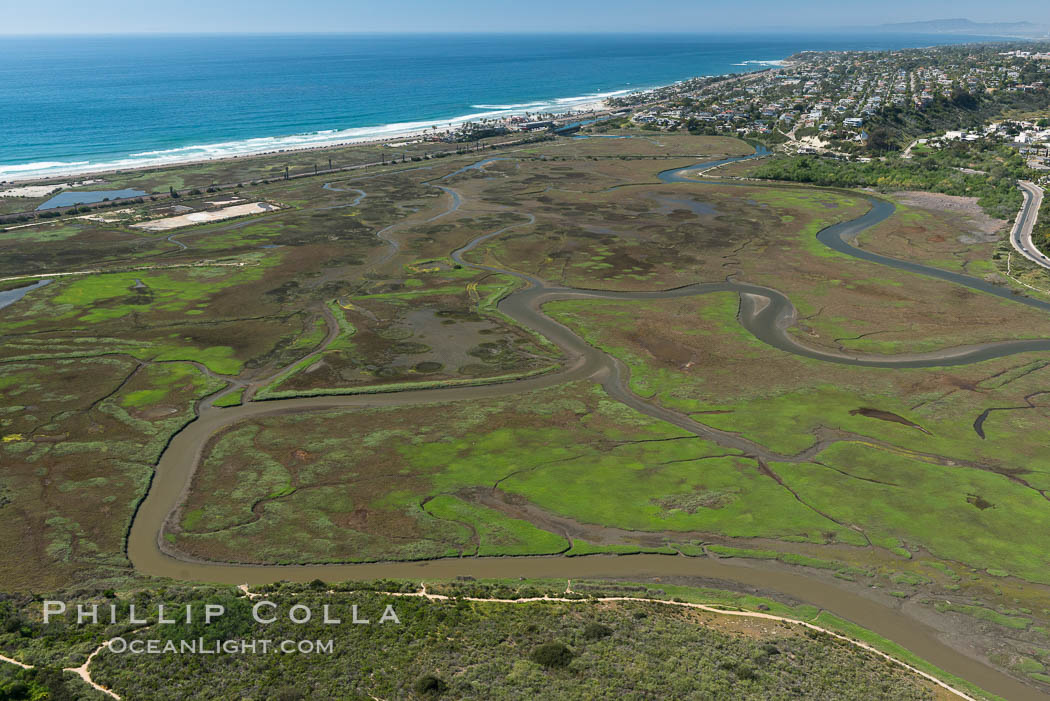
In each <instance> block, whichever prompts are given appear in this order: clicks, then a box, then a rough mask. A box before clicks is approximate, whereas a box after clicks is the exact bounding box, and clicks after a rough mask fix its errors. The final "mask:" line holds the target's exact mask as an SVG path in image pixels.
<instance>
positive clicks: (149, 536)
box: [127, 153, 1050, 699]
mask: <svg viewBox="0 0 1050 701" xmlns="http://www.w3.org/2000/svg"><path fill="white" fill-rule="evenodd" d="M755 155H761V154H757V153H756V154H755ZM753 157H754V156H748V157H744V158H753ZM492 160H495V159H486V160H485V161H481V162H479V163H475V164H472V165H471V166H467V167H466V168H464V169H460V170H458V171H455V172H454V173H450V174H449V175H447V176H444V177H442V178H439V179H437V180H436V181H432V182H431V183H430V184H431V185H433V186H434V187H438V188H440V189H441V190H442V191H444V192H445V193H446V194H448V195H449V196H450V198H451V204H450V206H449V208H448V209H447V210H445V211H443V212H441V213H439V214H437V215H435V216H434V217H431V219H429V220H428V221H434V220H436V219H438V218H440V217H443V216H446V215H448V214H450V213H452V212H453V211H455V210H456V209H457V208H458V207H459V206H460V203H461V201H462V198H461V196H460V195H459V193H458V192H456V190H455V189H454V188H453V187H450V186H448V185H447V184H438V183H439V182H441V181H447V180H448V179H449V178H451V177H452V176H454V175H456V174H458V173H462V172H464V171H465V170H467V169H469V168H481V167H484V165H485V164H487V163H488V162H491V161H492ZM738 160H742V159H741V158H732V159H725V160H722V161H715V162H709V163H703V164H699V165H694V166H689V167H688V168H678V169H672V170H668V171H665V172H663V173H661V174H660V180H661V181H662V182H665V183H692V184H694V185H699V184H700V183H698V181H695V180H691V179H689V178H687V177H686V176H685V175H684V173H685V172H686V171H695V170H698V169H703V168H709V167H713V166H716V165H721V164H724V163H730V162H734V161H738ZM326 187H328V189H333V190H335V189H336V188H334V187H331V186H330V185H329V186H326ZM352 191H353V192H357V193H359V197H358V199H357V200H356V202H359V201H360V200H361V199H362V198H363V197H364V196H365V194H364V192H363V191H361V190H352ZM868 199H869V201H870V202H871V204H872V208H871V209H870V210H869V211H868V212H867V213H866V214H864V215H863V216H861V217H859V218H857V219H854V220H852V221H850V222H845V223H842V224H837V225H835V226H832V227H829V228H828V229H825V230H824V231H822V232H820V234H819V235H818V238H819V239H820V241H821V242H823V243H825V244H826V245H828V246H829V247H831V248H834V249H835V250H838V251H840V252H843V253H846V254H848V255H851V256H854V257H857V258H861V259H864V260H868V261H871V262H875V263H880V264H883V265H888V266H891V267H894V268H898V269H901V270H907V271H909V272H913V273H918V274H922V275H928V276H932V277H936V278H939V279H943V280H948V281H950V282H953V283H956V284H962V285H965V286H967V287H970V288H972V289H976V290H980V291H982V292H988V293H990V294H996V295H998V296H1000V297H1004V298H1007V299H1010V300H1012V301H1016V302H1019V303H1022V304H1028V305H1030V306H1036V307H1039V308H1042V309H1050V305H1048V304H1046V303H1043V302H1038V301H1036V300H1031V299H1029V298H1026V297H1019V296H1015V295H1013V294H1012V293H1010V292H1009V291H1007V290H1003V289H1001V288H997V287H995V286H989V285H988V284H987V283H985V282H983V281H981V280H978V279H976V278H971V277H968V276H965V275H959V274H955V273H947V272H945V271H942V270H938V269H936V268H930V267H927V266H923V265H919V264H915V263H910V262H907V261H901V260H897V259H893V258H888V257H885V256H879V255H877V254H872V253H868V252H866V251H863V250H861V249H858V248H856V247H854V246H852V245H851V244H849V243H848V242H847V241H846V240H845V239H847V238H851V237H855V236H856V235H857V234H858V233H859V232H861V231H863V230H866V229H868V228H870V227H872V226H874V225H876V224H878V223H879V222H882V221H884V220H885V219H886V218H887V217H889V216H890V215H891V214H892V213H893V210H894V207H893V205H892V204H891V203H889V202H886V201H884V200H880V199H878V198H874V197H869V198H868ZM525 216H526V218H525V220H524V221H522V222H520V223H517V224H512V225H509V226H506V227H503V228H501V229H498V230H496V231H492V232H489V233H487V234H485V235H483V236H479V237H478V238H476V239H474V240H473V241H471V242H470V243H468V244H467V245H465V246H463V247H462V248H460V249H458V250H456V251H454V252H453V253H452V258H453V259H454V260H455V261H456V262H458V263H459V264H461V265H463V266H465V267H470V268H474V269H478V270H486V271H490V272H495V273H500V274H503V275H509V276H513V277H516V278H518V279H520V280H522V281H523V282H525V283H526V285H525V286H524V287H523V288H521V289H519V290H517V291H515V292H513V293H511V294H510V295H508V296H507V297H505V298H504V299H503V300H502V301H501V302H500V303H499V305H498V307H499V310H500V311H501V312H503V313H504V314H507V315H508V316H509V317H511V318H512V319H514V320H515V321H516V322H517V323H519V324H522V325H523V326H525V327H527V328H530V329H533V330H534V331H536V332H538V333H540V334H542V335H543V336H545V337H547V338H548V339H549V340H550V341H551V342H552V343H554V344H555V345H557V346H558V347H559V348H560V349H561V351H562V353H563V355H564V358H565V360H564V363H563V367H562V369H561V370H560V371H559V372H556V373H550V374H547V375H541V376H536V377H531V378H527V379H523V380H519V381H514V382H508V383H502V384H490V385H482V386H474V387H456V388H446V389H432V390H414V391H405V392H397V393H390V394H370V395H346V396H328V397H306V398H298V399H282V400H274V401H264V402H249V403H246V404H243V405H241V406H238V407H232V408H225V409H217V408H214V407H212V406H210V405H208V404H202V406H201V411H200V415H199V417H198V418H197V419H196V420H195V421H193V422H192V423H190V424H188V425H187V426H186V427H185V428H184V429H182V430H181V431H180V432H179V433H178V434H176V435H175V436H174V438H173V439H172V440H171V442H170V444H169V446H168V447H167V449H166V450H165V451H164V454H163V456H162V457H161V459H160V461H159V463H158V464H157V467H156V471H155V474H154V477H153V480H152V483H151V484H150V487H149V490H148V493H147V495H146V497H145V499H144V500H143V501H142V502H141V504H140V505H139V508H138V510H137V512H136V514H135V516H134V519H133V521H132V525H131V529H130V532H129V534H128V540H127V552H128V557H129V558H130V559H131V561H132V563H133V564H134V566H135V568H136V570H138V571H139V572H140V573H142V574H146V575H154V576H160V577H171V578H175V579H181V580H195V581H208V582H221V583H227V584H242V583H248V584H261V583H266V582H272V581H275V580H291V581H310V580H313V579H316V578H320V579H325V580H329V581H337V580H354V579H381V578H393V579H415V580H419V579H426V578H431V579H437V578H451V577H456V576H463V575H470V576H474V577H480V578H514V577H533V578H535V577H564V578H574V579H578V578H600V577H614V578H617V579H621V580H623V579H626V580H632V579H634V580H637V579H646V578H648V577H696V578H705V579H716V580H719V581H722V582H727V583H729V584H730V585H737V586H740V585H743V586H745V587H748V588H757V589H758V590H761V591H765V592H772V593H779V594H782V595H786V596H789V597H791V598H794V599H796V600H799V601H804V602H808V603H812V604H815V605H817V606H819V607H821V608H824V609H827V610H829V611H831V612H833V613H835V614H836V615H838V616H841V617H843V618H846V619H848V620H851V621H853V622H854V623H857V624H859V625H861V626H863V627H865V628H868V629H869V630H872V631H874V632H876V633H878V634H880V635H882V636H884V637H886V638H889V639H890V640H893V641H894V642H896V643H898V644H901V645H903V646H904V647H906V648H908V649H909V650H911V651H912V652H914V653H915V654H917V655H919V656H920V657H922V658H924V659H926V660H928V661H929V662H931V663H933V664H935V665H937V666H938V667H940V668H942V669H944V670H946V671H948V672H951V673H953V674H956V675H958V676H960V677H963V678H965V679H967V680H969V681H971V682H973V683H976V684H978V685H980V686H982V687H983V688H985V689H987V690H989V691H992V692H993V693H997V694H999V695H1002V696H1004V697H1007V698H1010V699H1037V698H1042V696H1041V695H1040V694H1039V693H1038V692H1037V691H1035V690H1034V689H1032V688H1030V687H1028V686H1026V685H1024V684H1022V683H1021V682H1019V681H1017V680H1015V679H1013V678H1012V677H1010V676H1008V675H1006V674H1004V673H1002V672H1000V671H998V670H996V669H994V668H992V667H991V666H989V665H986V664H984V663H983V662H980V661H978V660H975V659H973V658H971V657H970V656H968V655H966V654H964V653H962V652H960V651H958V650H956V649H954V648H953V647H951V646H950V645H947V644H945V643H943V642H941V641H940V640H939V639H938V637H937V633H936V631H935V630H933V629H932V628H930V627H929V626H927V625H925V624H924V623H921V622H919V621H917V620H915V619H914V618H912V617H910V616H908V615H906V614H904V613H902V612H901V611H899V610H897V609H895V608H893V607H890V606H887V605H884V604H882V603H879V602H878V601H876V600H874V599H872V598H868V597H865V596H862V595H860V594H857V593H853V592H851V591H849V590H847V589H846V588H844V587H842V586H839V585H836V584H832V583H829V582H827V581H824V580H823V579H820V578H819V577H811V576H807V575H806V574H805V573H804V572H803V571H801V570H790V569H789V568H786V567H779V566H776V565H769V564H756V563H748V562H741V561H719V560H713V559H709V558H691V557H682V556H666V555H631V556H622V557H609V556H591V557H575V558H565V557H559V556H549V557H514V558H466V559H464V558H458V559H447V560H431V561H425V562H385V563H370V564H343V565H331V564H324V565H299V566H277V565H240V564H231V563H219V562H204V561H199V560H195V559H193V558H190V557H188V556H186V555H185V554H182V553H178V552H177V551H174V550H173V549H172V548H171V546H170V545H169V544H168V543H167V541H166V540H165V539H164V538H163V534H164V531H165V527H166V526H167V525H168V522H169V520H171V519H173V518H174V515H175V514H176V512H177V509H178V506H179V504H180V503H181V502H182V500H183V498H184V496H185V494H186V491H187V490H188V488H189V486H190V483H191V480H192V477H193V473H194V471H195V470H196V468H197V465H198V463H199V462H200V460H201V458H202V455H203V452H204V450H205V447H206V446H207V444H208V441H209V439H211V438H212V437H213V436H215V434H216V433H217V432H218V431H220V430H222V429H224V428H226V427H229V426H232V425H234V424H237V423H240V422H243V421H247V420H251V419H256V418H260V417H263V416H280V415H287V414H299V413H303V412H319V411H328V410H338V409H364V408H372V407H399V406H407V405H418V404H438V403H443V402H453V401H461V400H471V401H473V400H482V399H488V398H495V397H505V396H512V395H516V394H520V393H522V392H527V391H530V390H535V389H539V388H543V387H550V386H554V385H561V384H564V383H567V382H571V381H575V380H584V379H592V380H594V381H597V382H599V383H601V385H602V387H603V388H604V389H605V391H606V392H607V393H608V394H609V396H610V397H612V398H613V399H615V400H618V401H620V402H622V403H624V404H627V405H628V406H631V407H632V408H634V409H636V410H638V411H640V412H642V413H644V414H646V415H648V416H652V417H654V418H657V419H661V420H664V421H668V422H670V423H672V424H674V425H676V426H679V427H681V428H683V429H684V430H687V431H690V432H692V433H694V434H696V435H699V436H702V437H704V438H706V439H708V440H711V441H713V442H716V443H718V444H720V445H723V446H725V447H727V448H733V449H737V450H740V451H742V452H743V454H744V455H746V456H749V457H752V458H755V459H758V460H768V461H789V462H800V461H805V460H808V459H810V458H811V457H812V456H813V455H815V454H816V453H819V452H820V451H821V450H823V449H824V448H825V447H827V445H829V444H830V443H833V442H834V441H835V439H826V440H823V441H821V442H818V443H817V444H815V445H814V446H812V447H811V448H809V449H807V450H805V451H803V452H801V453H798V454H795V455H781V454H777V453H775V452H773V451H770V450H768V449H767V448H765V447H764V446H761V445H759V444H756V443H754V442H752V441H749V440H747V439H746V438H744V437H742V436H739V435H737V434H734V433H730V432H726V431H721V430H718V429H714V428H711V427H709V426H706V425H704V424H701V423H698V422H696V421H694V420H692V419H691V418H689V417H688V416H685V415H683V414H680V413H678V412H675V411H671V410H669V409H666V408H664V407H661V406H658V405H655V404H652V403H650V402H648V401H646V400H644V399H643V398H641V397H639V396H637V395H635V394H634V393H633V392H631V391H630V389H629V387H628V375H629V373H628V370H627V368H626V367H625V366H624V365H623V364H622V363H621V362H619V361H618V360H617V359H615V358H613V357H612V356H610V355H608V354H606V353H604V352H603V351H601V350H599V349H597V348H595V347H593V346H591V345H589V344H588V343H587V342H586V341H585V340H584V339H582V338H580V337H579V336H577V335H576V333H574V332H573V331H572V330H570V329H569V328H568V327H566V326H564V325H562V324H559V323H557V322H556V321H554V320H553V319H551V318H550V317H548V316H546V315H545V314H544V313H543V311H542V306H543V304H545V303H547V302H549V301H552V300H557V299H584V298H587V299H608V300H645V299H661V298H672V297H684V296H691V295H699V294H709V293H713V292H726V291H731V292H736V293H737V294H738V295H739V296H740V300H741V305H740V315H739V319H740V323H741V324H742V325H743V326H744V327H745V328H746V329H747V330H748V331H750V332H751V333H752V334H754V335H755V337H756V338H758V339H760V340H762V341H763V342H765V343H767V344H769V345H771V346H773V347H775V348H778V349H780V350H783V351H786V352H789V353H794V354H796V355H801V356H805V357H809V358H815V359H819V360H823V361H827V362H835V363H846V364H851V365H863V366H871V367H886V368H893V367H938V366H945V365H959V364H966V363H975V362H979V361H982V360H987V359H990V358H997V357H1002V356H1007V355H1013V354H1017V353H1025V352H1030V351H1050V339H1038V340H1024V341H1003V342H998V343H984V344H978V345H972V346H963V347H956V348H947V349H943V350H940V351H933V352H929V353H912V354H905V355H895V356H882V355H867V354H847V353H839V352H833V351H828V350H824V349H818V348H813V347H809V346H806V345H805V344H803V343H802V342H801V341H800V340H798V339H797V338H795V337H793V336H792V335H791V334H789V333H788V331H787V329H788V328H789V327H790V326H791V325H792V324H793V322H794V319H795V308H794V306H793V305H792V304H791V302H790V300H789V299H788V298H787V297H786V296H784V295H783V294H782V293H780V292H778V291H776V290H773V289H771V288H766V287H761V286H758V285H751V284H747V283H742V282H737V281H733V280H728V281H725V282H719V283H709V284H696V285H689V286H686V287H681V288H677V289H673V290H666V291H656V292H611V291H599V290H581V289H572V288H566V287H560V286H554V285H550V284H548V283H546V282H545V281H543V280H541V279H539V278H537V277H535V276H531V275H527V274H524V273H520V272H517V271H513V270H505V269H502V268H498V267H493V266H488V265H483V264H480V263H475V262H471V261H470V260H468V259H467V257H466V256H467V254H468V253H469V252H470V251H472V250H474V249H475V248H477V247H478V246H479V245H481V244H482V243H484V242H485V241H487V240H489V239H491V238H494V237H496V236H499V235H501V234H503V233H504V232H506V231H508V230H511V229H514V228H517V227H523V226H529V225H531V224H532V223H533V221H534V219H533V218H532V216H531V215H525ZM392 228H393V227H387V228H386V229H383V230H382V231H380V232H378V235H379V237H380V238H381V239H382V240H384V241H385V242H386V243H387V244H388V245H389V247H390V250H389V252H388V253H386V254H385V255H383V256H382V260H383V261H385V260H389V259H390V258H391V257H393V255H395V254H396V253H397V252H398V251H399V250H400V245H399V243H398V242H397V240H396V239H395V238H393V237H392V236H389V235H388V233H387V232H388V231H389V230H390V229H392ZM988 287H991V288H992V289H986V288H988ZM315 352H317V351H315Z"/></svg>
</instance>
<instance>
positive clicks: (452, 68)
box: [0, 34, 980, 181]
mask: <svg viewBox="0 0 1050 701" xmlns="http://www.w3.org/2000/svg"><path fill="white" fill-rule="evenodd" d="M979 39H980V38H978V37H960V36H949V35H935V36H923V35H915V34H910V35H892V34H872V35H860V34H853V35H849V34H838V35H834V36H831V35H804V34H780V35H757V34H756V35H742V34H736V35H447V34H446V35H375V34H372V35H252V36H216V35H211V36H132V37H127V36H99V37H58V36H55V37H0V181H3V180H11V179H14V178H21V179H24V178H26V177H30V176H33V177H37V176H39V177H44V176H49V175H54V174H58V173H63V174H67V173H79V172H83V173H86V172H91V171H95V170H100V169H106V168H121V167H132V166H143V165H151V164H164V163H177V162H182V161H188V160H199V159H203V158H214V157H221V156H230V155H236V154H244V153H254V152H262V151H272V150H276V149H281V148H295V147H303V146H321V145H324V144H330V143H337V142H344V141H348V140H351V139H355V138H363V137H372V138H380V137H384V136H394V135H397V134H398V133H404V132H406V131H409V130H413V129H419V128H423V127H427V126H435V125H440V126H442V127H444V126H447V125H448V124H449V123H455V122H458V121H463V120H466V119H480V118H486V117H499V116H505V115H510V114H517V113H523V112H526V111H531V112H543V111H562V112H564V111H568V110H569V109H571V108H572V107H573V106H574V105H581V104H585V103H588V102H594V101H595V100H597V99H600V98H601V97H604V96H610V95H617V94H622V93H624V92H628V91H633V90H639V89H643V88H648V87H655V86H658V85H666V84H669V83H673V82H675V81H677V80H683V79H686V78H690V77H693V76H699V75H717V74H724V73H733V72H742V71H750V70H756V69H758V68H761V67H763V66H766V65H771V64H770V62H776V61H778V60H781V59H784V58H786V57H788V56H790V55H791V54H793V53H796V52H798V51H801V50H822V51H824V50H847V49H867V50H875V49H895V48H905V47H916V46H930V45H934V44H944V43H961V42H964V41H977V40H979Z"/></svg>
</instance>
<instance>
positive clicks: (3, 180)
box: [0, 58, 789, 189]
mask: <svg viewBox="0 0 1050 701" xmlns="http://www.w3.org/2000/svg"><path fill="white" fill-rule="evenodd" d="M788 64H789V61H788V58H783V59H771V60H762V61H758V60H753V61H745V62H743V63H738V64H733V65H735V66H742V67H743V66H747V67H749V68H750V70H741V71H738V72H731V73H718V74H712V75H696V76H690V77H687V78H681V79H679V80H675V81H672V82H670V83H662V84H659V85H650V86H647V87H639V88H633V89H619V90H613V91H609V92H606V93H600V94H596V95H590V96H579V97H566V98H551V99H547V100H533V101H531V102H527V103H526V102H522V103H520V104H516V105H508V106H506V107H505V108H501V107H500V106H498V105H492V106H488V107H490V111H487V112H482V113H476V114H469V115H462V116H459V117H452V118H449V119H446V120H444V121H440V120H427V121H424V120H421V119H416V120H412V121H406V122H399V123H394V124H381V125H377V126H374V127H349V128H347V129H342V130H325V131H316V132H301V133H298V134H286V135H283V136H264V137H253V138H250V139H243V140H240V141H231V142H225V143H228V144H247V143H250V142H252V141H264V140H271V139H296V138H302V137H309V136H315V135H321V134H325V133H330V132H333V133H338V132H340V131H342V132H351V131H360V130H366V129H371V130H374V132H375V133H373V134H362V135H360V136H349V135H348V136H346V137H345V138H342V139H336V140H333V141H327V142H324V143H315V144H301V145H297V144H295V143H289V144H288V145H286V146H282V147H281V148H273V147H272V146H269V147H265V148H259V149H257V150H246V151H244V152H241V153H221V154H216V155H213V156H210V157H208V156H201V155H191V156H188V157H186V158H184V159H178V158H172V159H170V160H155V161H145V160H144V161H143V162H142V163H140V164H135V163H128V164H127V165H115V164H114V162H107V163H97V164H90V163H85V162H71V163H68V164H65V165H68V166H70V167H69V168H60V169H56V170H54V171H49V172H47V173H40V172H39V169H38V170H32V171H31V170H28V169H27V170H26V171H25V174H22V173H20V172H14V173H6V174H4V173H3V172H2V171H3V168H5V167H7V168H20V167H23V166H29V165H32V164H31V163H29V164H10V165H7V166H4V165H0V189H3V188H5V187H6V186H8V185H11V186H15V187H23V186H25V185H27V184H31V183H37V184H48V181H52V180H58V179H66V178H80V177H84V176H104V175H107V174H116V173H128V172H141V171H145V170H155V169H161V168H174V167H180V166H193V165H201V164H205V163H214V162H216V161H226V160H238V159H247V158H259V157H263V156H275V155H277V154H281V153H306V152H310V151H325V150H329V149H337V148H345V147H348V146H373V145H384V144H391V143H397V142H404V141H406V140H413V139H421V138H423V137H424V136H425V135H426V134H427V133H428V132H431V130H432V127H433V126H434V125H435V124H438V125H445V128H444V131H445V132H447V131H449V130H451V129H454V128H456V127H459V126H462V125H464V124H467V123H470V122H478V121H481V120H494V121H502V120H504V119H508V118H510V117H520V116H523V115H525V114H533V115H537V116H538V115H541V114H542V115H553V117H552V121H555V122H559V121H562V120H564V121H566V123H571V121H572V119H573V118H574V117H578V118H580V119H584V118H587V117H594V116H598V115H609V114H612V113H613V112H616V111H618V109H617V108H613V107H611V106H610V105H609V104H608V100H609V99H610V98H616V97H625V96H627V95H637V94H640V93H646V92H651V91H657V90H663V89H665V88H669V87H672V86H674V85H679V84H681V83H685V82H687V81H690V80H696V79H699V78H719V79H726V80H728V79H732V78H743V77H747V76H749V75H754V74H758V73H764V72H767V71H771V70H774V71H775V70H779V69H780V68H782V67H784V66H785V65H788ZM588 98H593V99H588ZM575 100H582V101H580V102H574V101H575ZM558 103H562V104H563V107H564V111H547V112H534V111H533V110H535V109H536V108H537V107H540V106H541V105H555V108H554V109H555V110H557V109H558V107H557V106H556V105H557V104H558ZM477 107H478V108H479V109H484V108H485V107H484V106H477ZM530 108H531V109H530ZM399 124H402V125H406V126H405V128H404V130H403V131H390V132H387V133H386V134H385V135H384V134H383V133H382V131H381V130H384V129H387V128H390V127H396V126H398V125H399ZM423 124H426V125H427V126H421V125H423ZM407 125H411V126H407ZM513 133H514V132H511V134H513ZM521 133H523V134H524V133H528V132H524V131H523V132H521ZM433 143H434V144H435V145H437V144H443V143H449V142H442V141H435V142H433ZM453 143H454V142H453ZM221 145H223V144H200V145H190V146H181V147H176V148H172V149H160V150H156V151H147V152H143V153H144V154H150V153H155V154H162V153H170V152H174V151H182V150H190V149H208V148H214V147H217V146H221ZM133 155H134V154H129V155H127V156H123V157H121V160H126V159H129V158H132V156H133ZM42 163H47V162H46V161H44V162H42ZM67 189H68V188H67Z"/></svg>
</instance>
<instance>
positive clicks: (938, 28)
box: [878, 19, 1050, 37]
mask: <svg viewBox="0 0 1050 701" xmlns="http://www.w3.org/2000/svg"><path fill="white" fill-rule="evenodd" d="M878 29H881V30H884V31H888V32H909V33H910V32H916V33H923V34H975V35H986V36H1014V37H1017V36H1021V37H1043V36H1047V34H1048V32H1050V28H1048V27H1047V26H1046V25H1040V24H1035V23H1033V22H974V21H973V20H968V19H933V20H926V21H923V22H895V23H892V24H883V25H879V27H878Z"/></svg>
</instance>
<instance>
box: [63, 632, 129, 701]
mask: <svg viewBox="0 0 1050 701" xmlns="http://www.w3.org/2000/svg"><path fill="white" fill-rule="evenodd" d="M110 642H111V641H109V640H107V641H106V642H104V643H102V644H101V645H99V646H98V647H97V648H95V651H94V652H92V653H91V654H90V655H88V658H87V659H86V660H84V664H82V665H80V666H79V667H66V668H65V669H63V670H62V671H63V672H73V673H74V674H76V675H77V676H79V677H80V678H81V679H83V680H84V681H85V682H86V683H87V684H88V685H89V686H91V687H92V688H94V689H97V690H98V691H101V692H102V693H103V694H109V695H110V696H112V697H113V698H115V699H120V697H119V696H117V695H116V694H115V693H114V692H112V691H110V690H109V689H107V688H106V687H104V686H102V685H101V684H99V683H97V682H96V681H95V680H94V679H92V678H91V672H89V671H88V665H90V664H91V660H93V659H95V655H97V654H98V653H100V652H102V650H103V649H105V648H106V646H108V645H109V643H110Z"/></svg>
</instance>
